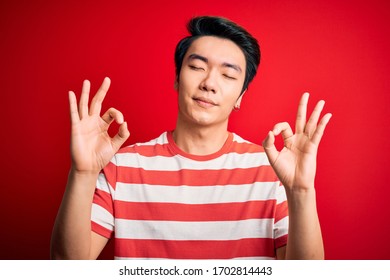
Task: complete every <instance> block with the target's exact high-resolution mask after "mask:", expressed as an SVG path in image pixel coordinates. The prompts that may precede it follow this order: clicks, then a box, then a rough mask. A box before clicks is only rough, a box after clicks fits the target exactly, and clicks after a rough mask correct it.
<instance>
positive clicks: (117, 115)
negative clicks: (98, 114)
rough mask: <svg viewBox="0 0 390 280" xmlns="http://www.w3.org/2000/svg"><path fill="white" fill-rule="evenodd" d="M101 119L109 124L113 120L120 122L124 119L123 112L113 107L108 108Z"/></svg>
mask: <svg viewBox="0 0 390 280" xmlns="http://www.w3.org/2000/svg"><path fill="white" fill-rule="evenodd" d="M102 119H103V120H104V121H105V122H106V123H107V124H111V123H112V122H113V120H115V121H116V122H117V123H118V124H122V123H123V121H124V118H123V114H122V113H121V112H120V111H118V110H117V109H115V108H110V109H108V110H107V111H106V112H105V113H104V115H103V116H102Z"/></svg>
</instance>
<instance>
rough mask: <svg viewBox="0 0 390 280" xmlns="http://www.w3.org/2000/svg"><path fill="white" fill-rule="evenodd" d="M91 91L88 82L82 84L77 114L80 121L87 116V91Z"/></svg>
mask: <svg viewBox="0 0 390 280" xmlns="http://www.w3.org/2000/svg"><path fill="white" fill-rule="evenodd" d="M90 89H91V83H90V82H89V81H88V80H85V81H84V82H83V88H82V90H81V96H80V104H79V113H80V119H82V118H84V117H86V116H88V100H89V91H90Z"/></svg>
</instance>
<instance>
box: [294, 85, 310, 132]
mask: <svg viewBox="0 0 390 280" xmlns="http://www.w3.org/2000/svg"><path fill="white" fill-rule="evenodd" d="M308 102H309V93H308V92H305V93H304V94H303V95H302V97H301V100H300V101H299V105H298V112H297V119H296V122H295V132H296V133H302V132H303V130H304V129H305V124H306V113H307V103H308Z"/></svg>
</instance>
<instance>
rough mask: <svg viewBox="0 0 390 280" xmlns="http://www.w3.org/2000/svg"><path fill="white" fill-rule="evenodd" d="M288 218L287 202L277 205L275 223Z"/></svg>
mask: <svg viewBox="0 0 390 280" xmlns="http://www.w3.org/2000/svg"><path fill="white" fill-rule="evenodd" d="M286 216H288V207H287V200H286V201H283V202H282V203H279V204H277V205H276V213H275V223H276V222H278V221H280V220H281V219H283V218H285V217H286Z"/></svg>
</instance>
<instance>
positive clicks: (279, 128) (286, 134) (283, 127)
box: [273, 122, 294, 147]
mask: <svg viewBox="0 0 390 280" xmlns="http://www.w3.org/2000/svg"><path fill="white" fill-rule="evenodd" d="M273 133H274V135H275V136H278V135H279V134H282V138H283V142H284V146H286V147H290V145H291V137H292V136H294V133H293V131H292V129H291V126H290V125H289V124H288V123H287V122H282V123H278V124H276V125H275V126H274V129H273Z"/></svg>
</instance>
